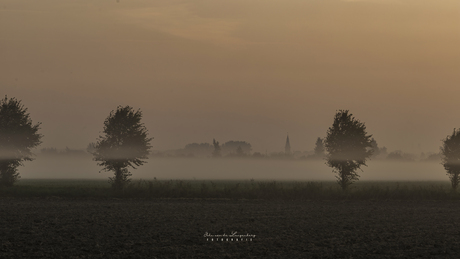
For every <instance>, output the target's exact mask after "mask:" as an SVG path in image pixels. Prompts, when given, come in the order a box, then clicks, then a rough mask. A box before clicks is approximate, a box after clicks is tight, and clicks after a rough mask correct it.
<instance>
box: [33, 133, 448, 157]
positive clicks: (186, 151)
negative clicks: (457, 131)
mask: <svg viewBox="0 0 460 259" xmlns="http://www.w3.org/2000/svg"><path fill="white" fill-rule="evenodd" d="M92 144H93V143H90V144H89V145H88V147H87V149H86V150H83V149H71V148H68V147H66V148H65V149H64V150H58V149H57V148H42V149H41V150H40V152H39V153H38V154H37V155H38V156H90V153H91V151H92V150H91V149H92V148H93V146H92ZM312 146H314V149H312V150H310V151H297V150H296V151H293V150H292V147H291V140H290V138H289V134H287V135H286V141H285V145H284V151H278V152H268V151H265V152H252V145H251V144H250V143H249V142H246V141H241V140H230V141H227V142H225V143H223V144H222V145H220V148H221V151H220V152H221V158H245V159H285V160H324V159H325V157H326V153H325V148H324V144H323V139H322V138H319V137H318V138H317V140H316V143H314V144H313V145H312ZM374 150H375V153H374V156H373V157H372V159H377V160H391V161H422V162H423V161H427V162H429V161H432V162H433V161H434V162H438V161H439V162H440V161H441V156H440V154H439V153H435V152H428V153H424V152H422V153H420V154H412V153H406V152H403V151H401V150H396V151H392V152H388V151H387V148H386V147H378V145H377V143H376V142H375V140H374ZM213 151H214V146H213V144H211V143H190V144H187V145H185V147H184V148H181V149H170V150H153V151H151V153H150V155H149V157H150V158H213V155H212V154H213Z"/></svg>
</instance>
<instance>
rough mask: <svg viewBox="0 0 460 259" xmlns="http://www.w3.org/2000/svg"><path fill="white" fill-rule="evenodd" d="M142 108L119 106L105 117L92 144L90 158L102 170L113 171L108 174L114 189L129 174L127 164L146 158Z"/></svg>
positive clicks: (120, 187) (119, 185) (133, 166)
mask: <svg viewBox="0 0 460 259" xmlns="http://www.w3.org/2000/svg"><path fill="white" fill-rule="evenodd" d="M141 119H142V112H141V111H140V110H137V111H135V110H134V109H133V108H132V107H130V106H125V107H122V106H118V107H117V110H116V111H111V112H110V115H109V116H108V117H107V118H106V119H105V121H104V130H103V133H104V135H103V136H99V138H98V140H97V143H96V145H95V148H94V151H93V152H92V154H93V157H94V158H93V159H94V160H95V161H98V162H99V163H98V165H99V166H103V167H104V168H103V169H102V170H103V171H112V172H114V176H113V177H109V181H110V182H111V183H112V187H113V188H114V189H117V190H120V189H123V188H124V186H125V185H126V183H128V182H129V181H130V178H129V177H130V176H131V175H132V174H131V173H130V172H129V171H128V167H131V168H133V169H136V167H137V166H141V165H143V164H144V163H146V161H145V160H144V159H147V158H148V157H147V155H148V154H149V150H150V148H151V145H150V141H151V140H152V139H153V138H148V137H147V135H148V131H147V128H146V127H145V125H144V124H143V123H141Z"/></svg>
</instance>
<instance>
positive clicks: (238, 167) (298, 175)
mask: <svg viewBox="0 0 460 259" xmlns="http://www.w3.org/2000/svg"><path fill="white" fill-rule="evenodd" d="M147 161H148V163H146V164H144V165H143V166H141V167H139V168H137V169H135V170H134V169H132V170H130V172H131V173H132V174H133V176H132V177H133V179H146V180H148V179H153V178H154V177H156V178H157V179H162V180H169V179H185V180H192V179H197V180H208V179H221V180H227V179H230V180H249V179H255V180H300V181H335V174H334V173H333V172H332V168H330V167H328V166H326V165H325V164H324V163H325V162H324V161H321V160H320V161H315V160H308V161H305V160H262V159H260V160H258V159H225V158H224V159H211V158H151V159H148V160H147ZM100 170H101V167H99V166H97V164H96V162H95V161H92V160H91V159H88V158H72V157H63V158H53V157H38V158H37V159H36V160H34V161H32V162H26V163H25V166H24V167H20V168H19V172H20V173H21V177H22V179H47V178H49V179H51V178H54V179H108V177H112V176H113V173H112V172H101V173H99V171H100ZM358 174H359V175H360V176H361V177H360V181H448V177H447V176H446V174H445V170H444V168H443V167H442V165H441V164H439V162H393V161H382V160H380V161H379V160H375V161H372V160H371V161H369V162H368V167H363V172H361V171H359V170H358Z"/></svg>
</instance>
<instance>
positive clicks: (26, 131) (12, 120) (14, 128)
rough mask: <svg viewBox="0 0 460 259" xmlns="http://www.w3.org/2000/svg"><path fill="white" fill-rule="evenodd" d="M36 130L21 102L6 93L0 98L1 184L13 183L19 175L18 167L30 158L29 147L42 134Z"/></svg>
mask: <svg viewBox="0 0 460 259" xmlns="http://www.w3.org/2000/svg"><path fill="white" fill-rule="evenodd" d="M39 129H40V123H37V124H33V123H32V119H31V118H30V115H29V113H27V108H25V107H24V105H22V104H21V101H18V100H16V98H10V99H8V97H6V96H5V99H2V100H0V185H2V186H12V185H13V184H14V182H16V181H17V180H18V179H19V178H20V177H19V173H18V171H17V167H18V166H20V165H24V164H23V162H24V161H32V160H33V158H32V155H33V154H32V151H31V149H32V148H34V147H36V146H38V145H40V143H41V141H40V139H41V138H42V137H43V135H41V134H39V133H38V130H39Z"/></svg>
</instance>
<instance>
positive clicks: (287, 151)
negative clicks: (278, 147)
mask: <svg viewBox="0 0 460 259" xmlns="http://www.w3.org/2000/svg"><path fill="white" fill-rule="evenodd" d="M284 152H285V153H286V155H290V154H291V143H289V134H287V137H286V146H284Z"/></svg>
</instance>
